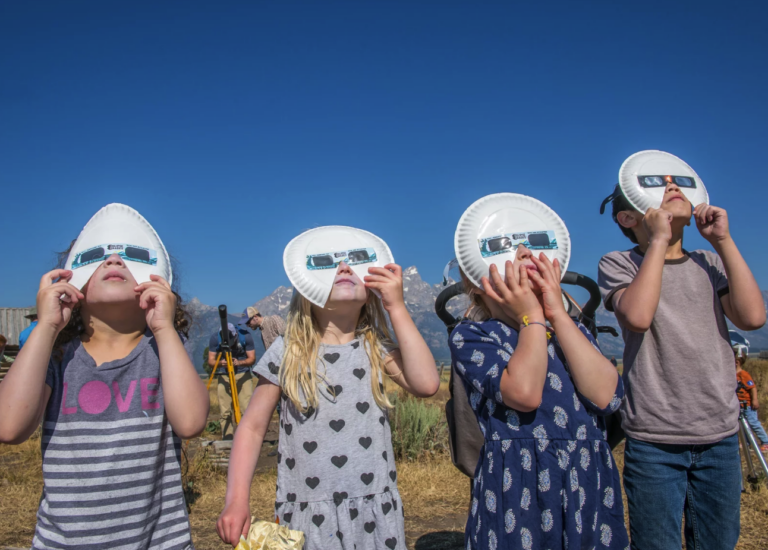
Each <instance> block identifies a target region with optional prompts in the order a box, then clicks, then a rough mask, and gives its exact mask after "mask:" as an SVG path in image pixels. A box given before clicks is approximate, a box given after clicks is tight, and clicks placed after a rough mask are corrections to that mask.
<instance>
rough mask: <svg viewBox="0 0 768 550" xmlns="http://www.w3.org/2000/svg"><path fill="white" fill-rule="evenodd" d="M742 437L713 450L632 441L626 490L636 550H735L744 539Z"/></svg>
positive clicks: (627, 449) (626, 457)
mask: <svg viewBox="0 0 768 550" xmlns="http://www.w3.org/2000/svg"><path fill="white" fill-rule="evenodd" d="M740 484H741V459H740V458H739V439H738V434H734V435H732V436H730V437H726V438H725V439H723V440H722V441H719V442H718V443H713V444H710V445H667V444H660V443H647V442H645V441H639V440H637V439H632V438H631V437H627V443H626V447H625V450H624V488H625V490H626V492H627V500H628V504H629V531H630V537H631V539H632V550H673V549H679V548H680V547H681V542H680V530H681V527H682V525H681V522H682V515H683V511H684V512H685V544H686V548H687V550H733V548H734V547H735V546H736V542H737V541H738V540H739V528H740V521H739V520H740V508H741V485H740Z"/></svg>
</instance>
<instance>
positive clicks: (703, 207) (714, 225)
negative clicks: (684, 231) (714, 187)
mask: <svg viewBox="0 0 768 550" xmlns="http://www.w3.org/2000/svg"><path fill="white" fill-rule="evenodd" d="M693 217H694V218H695V219H696V227H697V228H698V229H699V233H701V236H702V237H704V238H705V239H707V240H708V241H709V242H710V243H712V244H714V243H715V242H718V241H722V240H724V239H727V238H728V237H730V235H731V233H730V230H729V229H728V214H727V212H726V211H725V210H724V209H722V208H718V207H717V206H712V205H710V204H703V203H702V204H700V205H698V206H697V207H696V208H694V209H693Z"/></svg>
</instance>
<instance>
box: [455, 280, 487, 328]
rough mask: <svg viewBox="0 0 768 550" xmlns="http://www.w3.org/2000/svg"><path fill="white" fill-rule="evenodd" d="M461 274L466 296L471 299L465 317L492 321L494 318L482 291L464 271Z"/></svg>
mask: <svg viewBox="0 0 768 550" xmlns="http://www.w3.org/2000/svg"><path fill="white" fill-rule="evenodd" d="M459 274H460V275H461V282H462V283H463V284H464V294H466V295H467V298H469V306H467V311H465V312H464V317H466V318H467V319H472V320H478V321H479V320H485V319H490V318H491V317H492V315H491V310H490V309H488V306H487V305H485V302H484V301H483V297H482V296H481V295H480V292H479V291H480V289H479V288H477V286H476V285H475V283H473V282H472V281H470V280H469V277H467V275H466V274H465V273H464V271H463V270H462V269H459Z"/></svg>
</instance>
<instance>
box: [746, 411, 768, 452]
mask: <svg viewBox="0 0 768 550" xmlns="http://www.w3.org/2000/svg"><path fill="white" fill-rule="evenodd" d="M745 416H746V417H747V424H749V427H750V428H752V431H753V432H755V437H757V438H758V439H759V440H760V443H763V444H765V443H768V434H766V433H765V429H764V428H763V425H762V424H760V420H759V419H758V418H757V411H756V410H754V409H753V408H752V407H749V408H748V409H747V410H746V412H745Z"/></svg>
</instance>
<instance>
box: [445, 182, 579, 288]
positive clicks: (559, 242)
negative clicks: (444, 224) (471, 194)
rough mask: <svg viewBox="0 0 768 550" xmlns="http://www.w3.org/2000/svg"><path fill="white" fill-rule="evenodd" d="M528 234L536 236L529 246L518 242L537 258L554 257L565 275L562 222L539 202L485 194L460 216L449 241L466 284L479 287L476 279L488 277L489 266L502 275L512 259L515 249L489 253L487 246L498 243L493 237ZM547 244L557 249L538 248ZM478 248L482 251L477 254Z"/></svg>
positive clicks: (567, 250)
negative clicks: (452, 239) (540, 253)
mask: <svg viewBox="0 0 768 550" xmlns="http://www.w3.org/2000/svg"><path fill="white" fill-rule="evenodd" d="M529 233H534V234H538V235H539V236H540V237H539V238H537V239H536V241H534V242H533V244H530V243H528V244H526V242H527V241H523V240H522V239H521V242H523V244H526V246H528V248H530V249H531V252H533V253H534V254H536V255H537V256H538V254H539V252H544V254H546V256H547V257H548V258H549V259H550V260H554V259H555V258H557V259H558V261H559V262H560V270H561V274H562V275H565V272H566V271H567V270H568V261H569V260H570V257H571V238H570V236H569V234H568V229H567V228H566V227H565V223H563V220H562V219H560V216H558V215H557V214H555V211H554V210H552V209H551V208H550V207H549V206H547V205H546V204H544V203H543V202H541V201H539V200H536V199H534V198H532V197H528V196H526V195H519V194H517V193H497V194H495V195H488V196H487V197H483V198H482V199H480V200H478V201H476V202H475V203H474V204H473V205H472V206H470V207H469V208H467V210H466V211H465V212H464V214H462V216H461V219H460V220H459V225H458V227H456V234H455V236H454V241H453V246H454V250H455V252H456V258H457V259H458V260H459V266H460V267H461V269H462V271H463V272H464V273H465V274H466V275H467V277H468V278H469V280H470V281H472V282H473V283H474V284H475V285H477V286H478V287H482V285H481V283H480V279H481V277H487V276H488V273H489V269H490V267H491V265H493V264H495V265H496V266H497V267H498V269H499V272H500V273H501V274H502V276H503V275H504V264H505V263H506V261H507V260H513V261H514V259H515V251H516V248H512V249H509V250H507V251H501V252H499V251H496V252H492V251H489V250H488V244H489V243H492V242H494V241H495V242H498V241H496V240H495V239H494V238H495V237H502V236H504V235H510V237H509V238H510V239H513V237H519V236H521V235H527V234H529ZM545 235H546V237H545ZM489 239H491V240H489ZM547 242H549V243H550V246H551V245H552V243H556V246H557V248H554V249H543V248H540V247H539V246H540V245H546V243H547ZM484 243H485V244H484ZM481 247H485V248H482V251H481ZM484 254H486V255H485V256H484ZM489 254H492V255H489Z"/></svg>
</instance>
